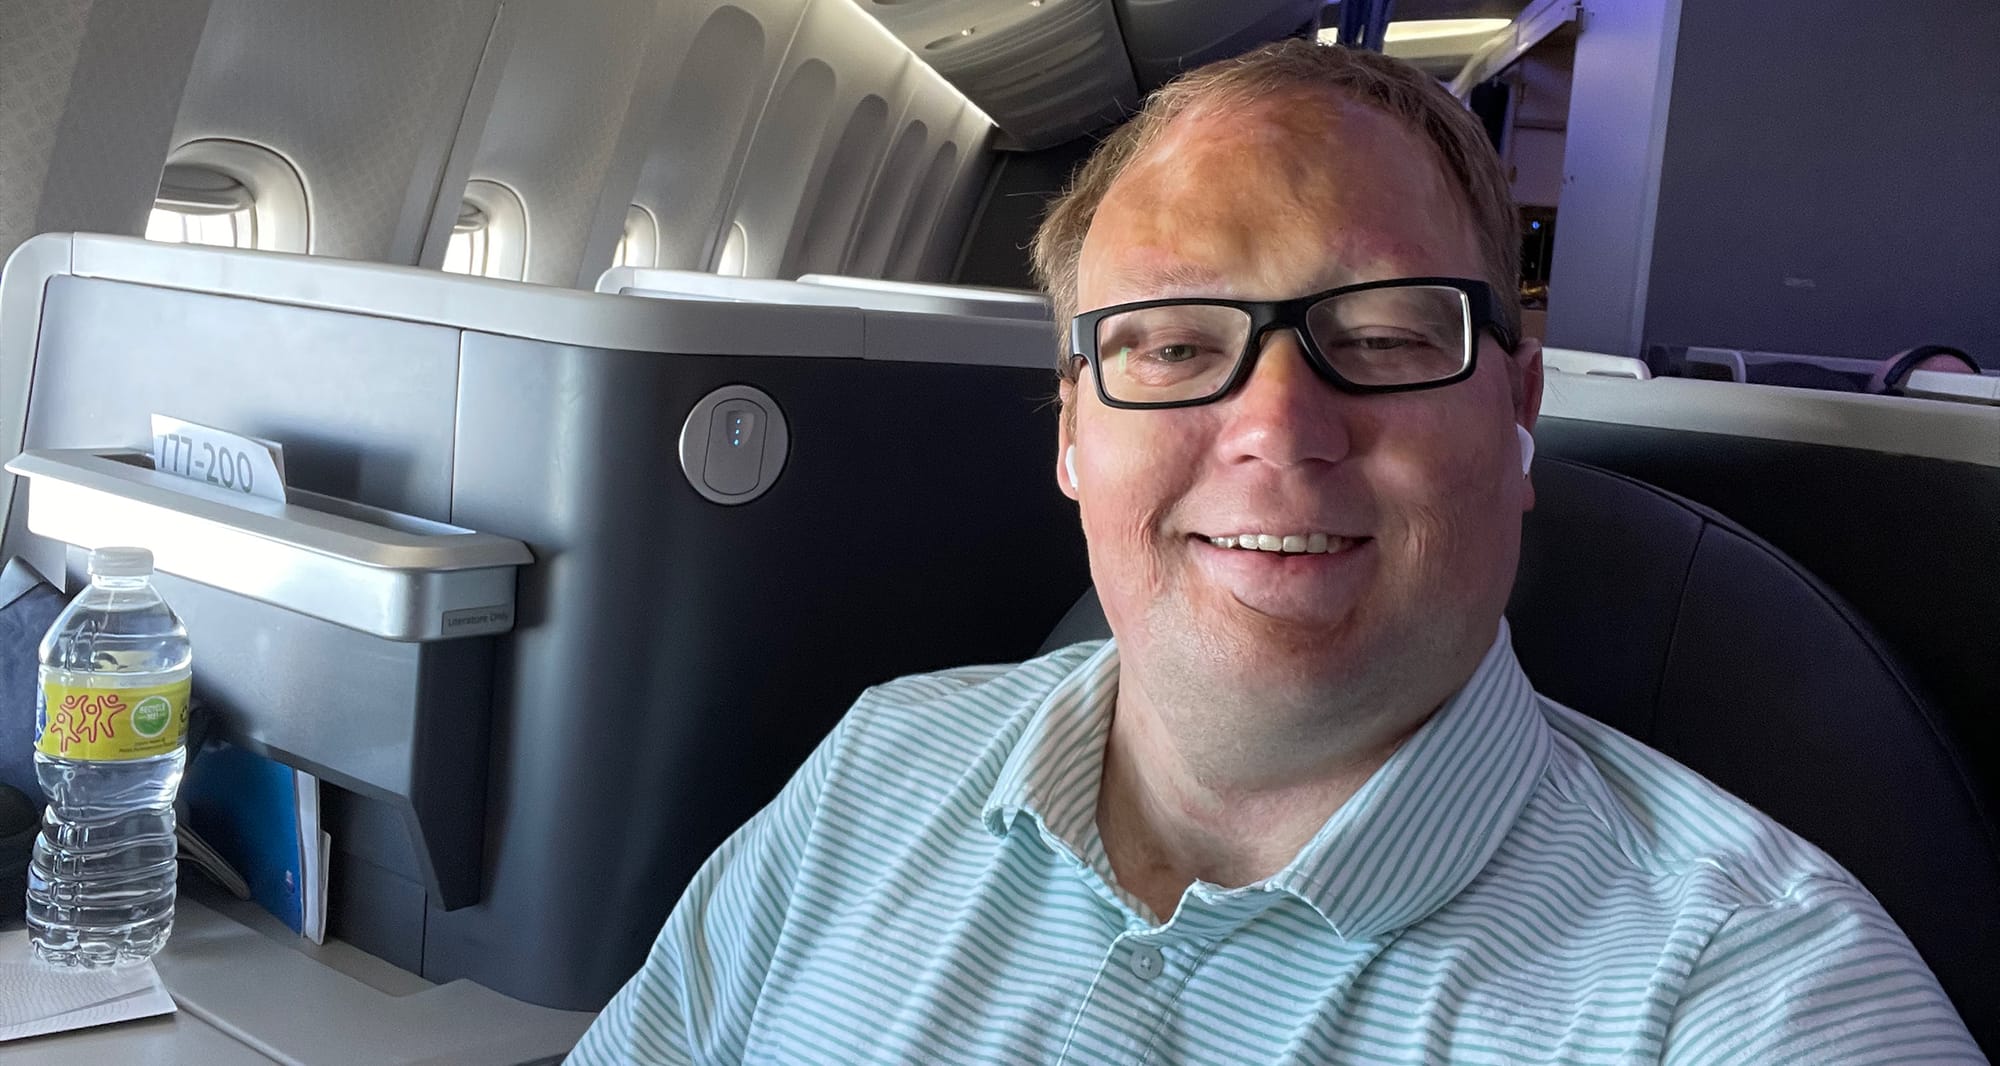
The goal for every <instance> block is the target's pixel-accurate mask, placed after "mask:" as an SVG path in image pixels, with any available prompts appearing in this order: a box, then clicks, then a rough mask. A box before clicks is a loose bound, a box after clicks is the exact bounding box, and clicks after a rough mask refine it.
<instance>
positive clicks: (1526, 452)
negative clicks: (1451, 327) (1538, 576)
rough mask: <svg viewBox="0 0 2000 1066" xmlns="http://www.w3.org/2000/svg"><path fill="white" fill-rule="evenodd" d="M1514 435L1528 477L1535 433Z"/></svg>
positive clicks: (1520, 430) (1517, 429) (1521, 429)
mask: <svg viewBox="0 0 2000 1066" xmlns="http://www.w3.org/2000/svg"><path fill="white" fill-rule="evenodd" d="M1514 435H1515V436H1516V437H1519V438H1521V476H1522V477H1527V476H1528V468H1529V467H1531V466H1533V465H1535V435H1534V434H1532V433H1530V432H1528V427H1526V426H1523V425H1520V424H1518V423H1517V424H1516V425H1515V426H1514ZM1072 480H1074V479H1072Z"/></svg>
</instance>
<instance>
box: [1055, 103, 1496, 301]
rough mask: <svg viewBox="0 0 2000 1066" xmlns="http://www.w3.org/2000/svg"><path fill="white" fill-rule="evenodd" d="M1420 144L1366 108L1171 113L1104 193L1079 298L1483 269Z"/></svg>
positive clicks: (1286, 290)
mask: <svg viewBox="0 0 2000 1066" xmlns="http://www.w3.org/2000/svg"><path fill="white" fill-rule="evenodd" d="M1441 169H1442V168H1441V167H1439V166H1438V165H1437V162H1436V161H1435V158H1434V153H1433V152H1432V151H1431V150H1430V149H1429V147H1428V145H1427V143H1426V142H1424V141H1422V140H1421V139H1419V138H1417V137H1416V136H1415V135H1414V134H1413V133H1411V132H1410V131H1408V130H1407V129H1405V128H1404V127H1403V125H1402V124H1401V123H1400V122H1399V121H1398V120H1396V119H1394V118H1392V117H1391V116H1389V115H1386V114H1384V113H1382V112H1380V111H1377V110H1376V109H1374V108H1372V107H1367V106H1364V105H1360V104H1354V103H1348V102H1344V101H1338V100H1332V99H1327V98H1323V97H1322V98H1310V99H1293V100H1290V101H1285V100H1268V101H1259V102H1257V103H1254V104H1252V105H1250V106H1249V107H1247V108H1245V109H1241V110H1229V109H1223V108H1213V107H1211V108H1206V109H1197V110H1194V111H1191V112H1190V113H1187V114H1183V115H1181V116H1179V117H1177V118H1176V119H1175V120H1174V121H1173V122H1172V124H1170V125H1169V126H1168V128H1167V129H1165V130H1163V131H1162V133H1161V136H1160V138H1159V139H1158V140H1157V141H1155V142H1154V143H1153V144H1152V145H1150V146H1148V148H1147V149H1146V150H1145V151H1144V152H1142V153H1141V154H1140V156H1139V157H1138V158H1136V159H1134V160H1133V161H1132V162H1131V164H1130V165H1129V166H1128V167H1127V168H1126V170H1125V172H1124V173H1123V174H1121V175H1120V176H1119V178H1118V180H1117V181H1116V182H1114V183H1113V185H1112V187H1111V189H1110V190H1108V192H1107V193H1106V195H1105V197H1104V200H1103V201H1102V202H1101V203H1100V204H1099V207H1098V211H1097V213H1096V216H1095V218H1094V219H1093V221H1092V225H1091V228H1090V231H1089V233H1088V234H1087V235H1086V238H1085V243H1084V255H1083V261H1082V262H1081V263H1080V264H1079V267H1080V274H1079V278H1078V280H1079V290H1080V291H1079V293H1078V295H1079V297H1080V298H1081V299H1082V300H1084V301H1085V306H1101V305H1102V304H1105V303H1117V302H1124V301H1126V300H1132V299H1147V298H1151V297H1155V296H1161V297H1165V296H1182V295H1200V294H1211V295H1219V296H1222V295H1226V296H1239V297H1249V298H1277V297H1281V296H1292V295H1299V294H1300V293H1301V292H1305V291H1312V290H1314V289H1319V288H1332V287H1334V286H1337V285H1344V284H1350V283H1352V282H1354V281H1361V280H1370V279H1372V278H1373V277H1377V276H1393V275H1394V274H1395V273H1397V272H1399V271H1402V270H1408V269H1410V268H1411V267H1414V266H1417V265H1420V264H1428V266H1427V272H1434V273H1450V272H1464V271H1466V270H1467V269H1468V268H1471V269H1474V270H1476V269H1477V259H1476V252H1475V253H1474V255H1475V258H1473V259H1472V260H1470V261H1467V260H1466V258H1465V256H1464V254H1463V253H1465V252H1466V250H1467V249H1469V248H1471V247H1472V242H1471V241H1470V240H1469V236H1470V230H1469V226H1468V223H1467V220H1466V212H1465V211H1464V210H1463V208H1462V207H1461V205H1460V203H1459V200H1460V197H1459V196H1458V194H1457V192H1456V191H1455V189H1454V187H1453V186H1452V185H1451V184H1450V183H1449V182H1448V181H1447V179H1446V178H1445V177H1444V175H1443V174H1442V172H1441Z"/></svg>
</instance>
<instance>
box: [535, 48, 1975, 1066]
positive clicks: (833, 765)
mask: <svg viewBox="0 0 2000 1066" xmlns="http://www.w3.org/2000/svg"><path fill="white" fill-rule="evenodd" d="M1512 219H1513V210H1512V207H1511V205H1510V204H1509V203H1508V199H1507V190H1506V185H1505V182H1504V181H1503V179H1502V178H1501V176H1500V171H1499V164H1498V162H1497V160H1496V159H1495V158H1494V157H1493V155H1492V152H1491V150H1490V148H1488V147H1487V146H1486V144H1485V142H1484V140H1483V135H1482V134H1481V132H1480V130H1479V127H1478V126H1477V124H1476V123H1475V122H1474V121H1473V120H1472V119H1471V118H1470V117H1469V116H1467V115H1466V114H1465V113H1464V112H1463V111H1462V110H1461V109H1460V108H1459V107H1458V106H1457V104H1456V103H1455V102H1454V101H1453V100H1452V99H1451V98H1450V97H1449V96H1448V95H1446V94H1445V93H1443V92H1442V91H1440V90H1439V89H1438V88H1437V86H1436V85H1435V84H1434V83H1432V82H1431V81H1430V80H1429V79H1428V78H1426V77H1425V76H1424V75H1422V74H1420V73H1418V72H1416V71H1415V70H1413V69H1411V68H1408V67H1406V66H1403V65H1401V64H1398V63H1396V62H1394V61H1391V60H1387V59H1384V58H1382V57H1380V56H1375V55H1370V54H1363V53H1350V52H1346V51H1343V50H1339V49H1332V48H1323V47H1320V46H1317V45H1314V44H1311V43H1308V42H1297V41H1294V42H1289V43H1285V44H1281V45H1276V46H1271V47H1268V48H1265V49H1260V50H1259V51H1257V52H1255V53H1252V54H1251V55H1249V56H1245V57H1243V58H1240V59H1237V60H1232V61H1229V62H1226V63H1221V64H1217V65H1215V66H1212V67H1209V68H1204V69H1203V70H1200V71H1196V72H1194V73H1192V74H1189V75H1187V76H1185V77H1184V78H1182V79H1181V80H1180V81H1178V82H1176V83H1175V84H1174V85H1172V86H1170V87H1168V88H1166V89H1164V90H1162V91H1161V92H1160V93H1159V94H1156V96H1155V97H1154V98H1153V99H1152V100H1151V101H1150V102H1149V104H1148V106H1147V109H1146V111H1145V113H1144V114H1143V115H1141V116H1140V117H1139V118H1138V119H1136V120H1134V122H1133V123H1131V124H1130V125H1128V126H1127V127H1126V128H1125V129H1123V130H1121V131H1120V132H1119V133H1118V134H1116V135H1115V136H1113V137H1112V138H1111V139H1110V140H1108V141H1107V142H1106V143H1105V144H1104V145H1103V146H1102V147H1101V148H1100V149H1099V150H1098V152H1097V154H1096V155H1095V157H1094V158H1093V159H1092V160H1091V161H1090V162H1089V163H1088V164H1087V165H1086V166H1085V168H1084V169H1083V170H1082V171H1081V172H1080V174H1079V176H1078V178H1077V181H1076V183H1075V186H1074V188H1073V189H1072V190H1071V191H1070V192H1069V193H1068V194H1066V196H1065V198H1064V199H1063V200H1062V201H1061V202H1060V203H1059V204H1058V205H1057V206H1056V207H1054V208H1053V209H1052V211H1051V213H1050V216H1049V218H1048V219H1047V221H1046V222H1045V223H1044V226H1043V229H1042V232H1041V234H1040V235H1039V237H1038V240H1037V249H1036V252H1037V265H1038V267H1039V269H1040V270H1041V272H1042V274H1043V276H1044V278H1045V279H1046V281H1047V283H1048V285H1049V287H1050V291H1051V295H1052V296H1053V298H1054V299H1055V302H1056V305H1057V308H1058V315H1059V320H1067V319H1069V318H1070V317H1071V316H1072V315H1073V314H1074V313H1075V312H1076V311H1077V310H1078V309H1084V313H1083V314H1081V315H1077V316H1076V317H1075V323H1074V326H1073V328H1072V331H1071V343H1070V344H1069V345H1068V346H1067V347H1066V348H1065V351H1068V352H1073V353H1074V355H1075V358H1073V359H1069V360H1065V365H1064V370H1063V379H1062V384H1061V391H1062V402H1063V416H1062V419H1061V423H1060V425H1061V431H1060V434H1061V435H1060V440H1059V442H1058V444H1059V447H1058V455H1059V458H1058V460H1057V463H1056V470H1055V474H1056V479H1057V483H1058V485H1059V486H1060V487H1061V489H1062V490H1063V491H1064V492H1065V493H1067V494H1069V495H1070V496H1071V497H1072V498H1074V499H1075V500H1076V501H1077V503H1078V507H1079V512H1080V515H1081V519H1082V525H1083V531H1084V535H1085V537H1086V539H1087V541H1088V545H1089V553H1090V562H1091V571H1092V575H1093V577H1094V579H1095V581H1096V585H1097V588H1098V590H1099V593H1100V595H1101V597H1102V599H1103V604H1104V613H1105V616H1106V619H1107V620H1108V622H1109V623H1110V626H1111V630H1112V632H1113V633H1114V634H1115V639H1114V640H1112V641H1111V642H1108V643H1102V644H1084V645H1079V646H1075V647H1072V648H1068V649H1065V650H1063V651H1060V652H1057V653H1054V654H1052V655H1049V656H1046V657H1043V658H1041V659H1038V660H1035V661H1033V662H1029V663H1026V664H1022V665H1020V666H999V667H980V668H973V669H965V670H957V671H949V672H946V673H942V674H937V675H932V676H927V677H917V678H907V679H904V680H901V681H897V682H894V683H891V684H888V685H884V686H882V687H880V688H877V689H875V690H872V691H871V692H869V693H867V694H866V695H864V696H863V697H862V699H861V700H860V702H859V703H857V704H856V706H855V707H854V709H853V711H852V712H851V713H850V714H849V715H848V716H847V717H846V718H845V719H844V720H843V721H842V723H841V724H840V726H839V727H838V728H836V729H835V731H834V732H833V734H832V735H831V736H830V737H829V738H828V739H827V740H826V742H825V743H824V744H823V745H822V746H821V747H820V749H819V750H818V751H817V752H816V753H815V754H814V755H813V756H812V758H811V759H810V760H809V761H808V763H807V764H806V766H805V768H804V769H802V770H801V771H800V772H799V774H798V776H797V777H796V778H795V779H794V780H793V781H792V782H791V784H790V785H789V786H787V788H786V789H785V791H784V793H783V794H782V795H781V796H780V797H779V798H778V799H777V800H776V801H775V802H774V803H773V804H772V805H771V806H770V807H769V808H768V809H766V810H765V811H763V812H762V813H760V814H759V815H758V816H757V817H756V818H755V819H753V820H752V821H751V823H750V824H749V825H748V826H746V827H745V828H744V829H743V830H742V831H741V832H739V833H738V834H737V835H736V836H735V837H733V838H731V840H730V841H729V842H728V843H726V844H725V845H724V846H723V847H722V848H721V850H720V851H718V852H717V853H716V855H715V856H714V857H713V858H712V859H711V860H710V861H709V863H708V865H707V866H705V867H704V868H703V869H702V871H701V872H700V874H698V875H697V876H696V878H695V879H694V881H693V883H692V884H691V885H690V886H689V887H688V889H687V892H686V895H685V896H684V897H683V898H682V899H681V901H680V904H679V906H678V907H677V908H676V909H675V911H674V913H673V915H672V917H671V918H670V919H669V920H668V922H667V925H666V928H665V930H664V931H663V932H662V933H661V935H660V938H659V940H658V942H657V944H656V946H655V948H654V950H653V953H652V956H651V958H650V959H648V961H647V963H646V965H645V967H644V969H642V970H641V971H640V973H639V974H638V975H636V976H635V977H634V978H633V979H632V981H631V983H630V984H629V985H627V987H626V988H625V989H624V991H622V992H621V993H620V994H619V995H618V997H617V998H616V999H615V1000H613V1002H612V1003H611V1004H610V1005H609V1006H608V1007H607V1008H606V1009H605V1011H604V1014H603V1015H602V1016H601V1017H600V1019H599V1020H598V1022H597V1024H596V1025H595V1026H594V1027H593V1028H592V1029H591V1031H590V1032H589V1033H588V1034H586V1036H585V1037H584V1040H583V1041H582V1043H581V1044H580V1045H579V1047H578V1050H577V1052H576V1054H575V1056H574V1061H577V1062H583V1063H599V1062H614V1061H640V1062H691V1061H692V1062H739V1061H754V1062H843V1063H844V1062H869V1061H887V1062H925V1063H930V1062H1008V1063H1014V1062H1024V1063H1025V1062H1035V1063H1043V1062H1058V1061H1060V1062H1071V1063H1138V1062H1164V1063H1183V1062H1232V1063H1233V1062H1244V1063H1249V1062H1255V1063H1269V1062H1315V1063H1316V1062H1442V1061H1447V1060H1451V1061H1467V1062H1500V1061H1519V1062H1555V1061H1568V1062H1595V1061H1606V1062H1613V1061H1615V1062H1639V1061H1655V1060H1660V1059H1666V1060H1670V1061H1677V1062H1741V1061H1778V1060H1786V1061H1810V1062H1816V1063H1824V1062H1858V1061H1874V1060H1877V1059H1880V1058H1887V1057H1898V1058H1911V1059H1923V1060H1928V1061H1948V1060H1958V1061H1978V1060H1979V1059H1978V1053H1977V1051H1976V1050H1975V1049H1974V1048H1973V1046H1972V1044H1971V1042H1970V1039H1969V1037H1968V1036H1967V1035H1966V1033H1965V1031H1964V1029H1963V1027H1962V1025H1961V1024H1960V1022H1959V1021H1958V1020H1957V1017H1956V1015H1955V1014H1954V1013H1953V1011H1952V1008H1951V1006H1950V1005H1949V1003H1948V1002H1947V1001H1946V1000H1945V998H1944V996H1943V994H1942V993H1941V992H1940V991H1939V989H1938V987H1937V984H1936V982H1935V980H1934V979H1933V978H1932V977H1931V975H1930V973H1929V972H1928V971H1927V970H1926V969H1925V967H1924V966H1923V963H1922V962H1921V961H1920V960H1919V959H1918V958H1917V956H1916V955H1915V953H1914V952H1913V951H1912V950H1911V948H1910V946H1909V944H1908V942H1907V941H1906V940H1905V939H1904V938H1903V936H1902V934H1901V933H1900V932H1899V931H1898V930H1897V929H1896V927H1895V925H1894V924H1893V923H1892V922H1891V921H1890V920H1889V919H1888V917H1887V916H1886V915H1884V914H1883V913H1882V911H1881V909H1880V907H1879V906H1877V904H1876V903H1875V902H1874V900H1873V899H1872V897H1870V896H1869V895H1868V893H1867V892H1866V891H1864V890H1863V889H1862V888H1861V887H1860V886H1858V885H1857V884H1855V882H1854V881H1853V879H1852V878H1851V877H1849V876H1848V875H1847V874H1846V873H1845V872H1843V871H1842V870H1840V868H1839V867H1838V866H1836V865H1835V864H1834V863H1833V862H1832V861H1831V860H1830V859H1828V858H1827V857H1826V856H1824V855H1822V854H1821V853H1820V852H1818V851H1817V850H1815V849H1813V848H1812V847H1810V846H1809V845H1806V844H1804V843H1803V842H1801V841H1799V840H1798V839H1797V838H1795V837H1793V836H1791V835H1790V834H1788V833H1786V832H1785V831H1784V830H1782V829H1780V828H1778V827H1777V826H1776V825H1774V824H1773V823H1771V822H1770V821H1768V820H1767V819H1765V818H1763V817H1761V816H1760V815H1758V814H1757V813H1755V812H1754V811H1752V810H1750V809H1749V808H1747V807H1745V806H1743V805H1742V804H1740V803H1738V802H1736V801H1734V800H1732V799H1731V798H1729V797H1728V796H1726V795H1724V794H1722V793H1720V792H1719V791H1717V790H1716V789H1714V788H1713V787H1712V786H1709V785H1707V784H1706V783H1705V782H1703V781H1702V780H1700V779H1699V778H1698V777H1696V776H1695V775H1693V774H1692V773H1690V772H1688V771H1687V770H1685V769H1682V768H1680V767H1679V766H1677V765H1675V764H1673V763H1671V762H1670V761H1668V760H1667V759H1665V758H1664V757H1661V756H1659V755H1657V754H1654V753H1652V752H1650V751H1648V750H1647V749H1645V748H1644V747H1642V746H1640V745H1639V744H1637V743H1635V742H1633V741H1631V740H1629V739H1626V738H1624V737H1622V736H1619V735H1618V734H1616V733H1613V732H1612V731H1610V730H1608V729H1606V728H1604V727H1602V726H1598V725H1596V724H1594V723H1592V722H1591V721H1590V720H1588V719H1586V718H1583V717H1582V716H1580V715H1577V714H1575V713H1572V712H1570V711H1567V710H1564V709H1563V708H1560V707H1557V706H1554V705H1552V704H1550V703H1548V702H1546V701H1543V700H1540V699H1539V698H1537V697H1536V696H1535V695H1534V693H1533V691H1532V690H1531V688H1530V687H1529V684H1528V682H1527V680H1526V678H1524V677H1523V676H1522V674H1521V672H1520V669H1519V667H1518V666H1517V665H1516V664H1515V661H1514V658H1513V655H1512V653H1511V651H1510V649H1509V646H1508V639H1507V633H1506V629H1505V626H1504V624H1503V623H1502V620H1501V611H1502V608H1503V607H1504V605H1505V603H1506V600H1507V596H1508V591H1509V588H1510V586H1511V584H1512V581H1513V576H1514V568H1515V563H1516V556H1517V552H1518V545H1519V537H1520V526H1521V514H1522V512H1523V511H1525V510H1526V509H1527V508H1528V507H1530V506H1531V505H1532V502H1533V495H1534V494H1533V489H1532V487H1531V485H1530V484H1529V481H1528V479H1527V477H1526V470H1527V468H1528V445H1529V443H1530V441H1529V438H1528V437H1527V434H1526V430H1527V429H1530V428H1532V426H1533V424H1534V420H1535V414H1536V408H1537V405H1538V403H1539V397H1540V383H1541V370H1540V356H1539V348H1538V346H1537V343H1536V342H1534V341H1531V340H1519V339H1517V336H1516V334H1515V324H1516V322H1517V321H1518V318H1519V309H1518V303H1517V301H1516V299H1515V298H1514V297H1513V296H1512V295H1511V291H1512V290H1511V285H1512V278H1513V274H1514V269H1515V266H1514V260H1515V255H1516V248H1517V245H1518V241H1517V239H1516V233H1515V223H1514V222H1513V221H1512ZM1162 301H1164V302H1162ZM1517 426H1518V427H1522V430H1521V431H1520V432H1518V433H1517V430H1516V427H1517ZM1517 442H1518V443H1517Z"/></svg>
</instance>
